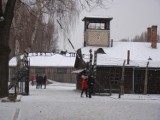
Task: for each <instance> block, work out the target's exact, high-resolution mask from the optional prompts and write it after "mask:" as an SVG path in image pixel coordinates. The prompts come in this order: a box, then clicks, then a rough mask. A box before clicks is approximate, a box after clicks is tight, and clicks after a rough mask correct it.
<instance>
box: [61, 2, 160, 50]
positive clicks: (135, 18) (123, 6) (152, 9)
mask: <svg viewBox="0 0 160 120" xmlns="http://www.w3.org/2000/svg"><path fill="white" fill-rule="evenodd" d="M109 1H110V2H109V3H107V5H108V9H102V8H97V9H94V10H92V11H91V12H86V11H83V12H82V13H81V14H80V18H79V21H78V23H77V26H76V29H75V30H74V32H73V33H72V37H70V39H71V41H72V43H73V45H74V46H75V49H78V48H81V47H83V30H84V22H83V21H82V19H83V18H84V17H92V16H99V17H105V18H106V17H113V20H112V21H111V23H110V24H111V32H110V33H111V39H113V40H114V41H118V40H120V39H123V38H127V39H132V38H133V37H134V36H135V35H140V34H141V33H142V32H145V31H146V30H147V27H151V26H152V25H157V26H158V34H160V13H159V12H160V0H113V2H111V1H112V0H109ZM59 46H60V48H62V49H67V50H72V48H71V46H70V44H69V43H68V41H67V40H65V42H61V41H60V44H59Z"/></svg>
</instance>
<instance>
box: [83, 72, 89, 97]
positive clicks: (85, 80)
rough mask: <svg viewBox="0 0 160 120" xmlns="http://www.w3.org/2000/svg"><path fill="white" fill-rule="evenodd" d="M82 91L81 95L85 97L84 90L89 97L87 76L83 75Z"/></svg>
mask: <svg viewBox="0 0 160 120" xmlns="http://www.w3.org/2000/svg"><path fill="white" fill-rule="evenodd" d="M81 85H82V91H81V97H83V92H85V94H86V97H88V93H87V91H88V85H87V77H86V76H84V75H83V76H82V84H81Z"/></svg>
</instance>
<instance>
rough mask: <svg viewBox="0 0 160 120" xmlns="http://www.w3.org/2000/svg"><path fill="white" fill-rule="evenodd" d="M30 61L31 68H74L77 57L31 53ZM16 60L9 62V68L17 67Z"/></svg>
mask: <svg viewBox="0 0 160 120" xmlns="http://www.w3.org/2000/svg"><path fill="white" fill-rule="evenodd" d="M28 59H29V60H30V66H40V67H43V66H46V67H74V63H75V57H71V56H70V55H69V54H66V55H61V54H53V53H46V54H44V53H42V54H41V55H40V53H39V54H35V53H30V54H29V57H28ZM16 65H17V62H16V58H15V57H13V58H12V59H11V60H10V61H9V66H16Z"/></svg>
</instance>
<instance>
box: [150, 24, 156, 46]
mask: <svg viewBox="0 0 160 120" xmlns="http://www.w3.org/2000/svg"><path fill="white" fill-rule="evenodd" d="M151 47H152V48H157V26H152V30H151Z"/></svg>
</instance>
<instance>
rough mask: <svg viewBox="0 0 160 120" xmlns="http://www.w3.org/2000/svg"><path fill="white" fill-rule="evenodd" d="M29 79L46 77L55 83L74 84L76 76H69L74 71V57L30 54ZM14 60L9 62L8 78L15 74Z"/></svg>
mask: <svg viewBox="0 0 160 120" xmlns="http://www.w3.org/2000/svg"><path fill="white" fill-rule="evenodd" d="M29 60H30V78H31V76H32V75H35V76H36V74H39V75H44V74H46V75H47V78H48V79H50V80H54V81H57V82H65V83H76V76H75V75H74V74H71V72H72V71H73V70H74V69H75V68H74V63H75V56H72V55H70V54H66V55H61V54H53V53H30V54H29ZM16 65H17V62H16V58H15V57H14V58H12V59H11V60H10V62H9V76H10V78H12V77H14V75H15V72H16Z"/></svg>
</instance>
